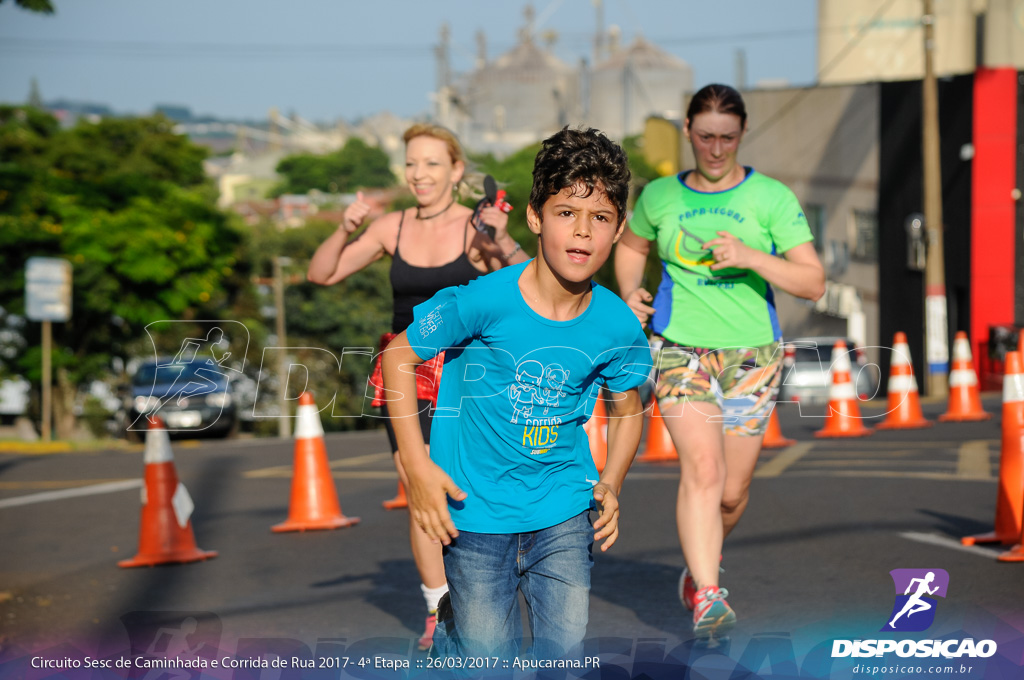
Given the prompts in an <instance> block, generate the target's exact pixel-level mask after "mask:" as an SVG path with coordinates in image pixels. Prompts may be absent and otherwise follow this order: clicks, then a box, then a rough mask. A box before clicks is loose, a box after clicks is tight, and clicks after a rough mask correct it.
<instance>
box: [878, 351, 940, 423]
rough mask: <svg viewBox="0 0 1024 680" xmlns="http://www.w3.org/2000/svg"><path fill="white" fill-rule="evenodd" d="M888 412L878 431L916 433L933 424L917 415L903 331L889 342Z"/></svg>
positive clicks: (918, 402) (918, 401)
mask: <svg viewBox="0 0 1024 680" xmlns="http://www.w3.org/2000/svg"><path fill="white" fill-rule="evenodd" d="M888 391H889V411H888V412H887V414H886V416H885V420H883V421H882V422H881V423H879V424H878V429H879V430H917V429H921V428H923V427H931V426H932V425H933V423H932V422H931V421H930V420H928V419H926V418H925V417H924V414H923V413H922V412H921V398H920V396H918V393H917V379H916V378H914V367H913V366H912V365H911V363H910V346H909V345H907V336H906V335H905V334H904V333H903V331H899V332H897V333H896V336H895V337H894V338H893V339H892V363H891V364H890V366H889V390H888Z"/></svg>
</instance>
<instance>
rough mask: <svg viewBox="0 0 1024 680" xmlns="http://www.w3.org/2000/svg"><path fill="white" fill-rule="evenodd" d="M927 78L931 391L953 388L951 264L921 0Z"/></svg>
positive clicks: (931, 42)
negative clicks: (947, 263)
mask: <svg viewBox="0 0 1024 680" xmlns="http://www.w3.org/2000/svg"><path fill="white" fill-rule="evenodd" d="M922 1H923V3H924V15H923V16H922V17H921V26H922V28H923V29H924V80H923V82H922V88H921V94H922V106H921V112H922V118H923V120H922V125H921V130H922V139H921V142H922V154H923V161H924V217H925V228H926V229H927V234H928V246H927V247H928V249H927V256H926V260H925V271H924V330H925V357H926V361H927V373H926V375H925V390H926V392H927V394H928V396H930V397H931V396H946V395H947V394H949V335H948V333H949V332H948V330H947V316H946V266H945V261H944V260H943V245H942V166H941V160H940V158H939V87H938V83H937V82H936V80H935V14H934V7H933V0H922Z"/></svg>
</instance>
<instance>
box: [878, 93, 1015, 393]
mask: <svg viewBox="0 0 1024 680" xmlns="http://www.w3.org/2000/svg"><path fill="white" fill-rule="evenodd" d="M973 87H974V76H973V75H967V76H957V77H954V78H943V79H941V80H939V131H940V132H939V134H940V138H941V151H940V157H941V163H942V212H943V222H944V232H943V235H944V246H945V258H944V259H945V263H946V297H947V299H948V301H949V335H950V347H951V348H952V338H953V335H954V334H955V333H956V331H957V330H961V329H967V323H968V321H969V320H970V311H971V310H970V274H971V269H970V267H971V261H970V256H971V163H970V161H969V160H967V161H964V160H961V158H960V154H961V149H962V148H963V147H964V146H965V145H967V144H970V143H971V140H972V123H973V116H972V102H973V98H974V97H973ZM879 109H880V111H879V114H880V116H881V121H880V124H879V130H880V139H879V142H880V152H879V173H878V231H879V234H878V238H879V241H878V243H879V255H878V275H879V282H878V283H879V286H878V289H879V315H880V318H879V339H880V344H882V345H883V346H888V345H890V344H891V342H892V337H893V335H894V334H895V333H896V331H903V332H904V333H906V334H907V340H908V342H909V343H910V352H911V355H912V356H913V361H914V373H915V374H916V375H917V376H918V386H919V388H920V389H921V390H922V392H923V391H924V389H925V385H924V382H925V381H924V380H923V376H924V375H925V370H926V367H925V356H924V272H915V271H911V270H909V269H907V235H906V230H905V228H904V222H905V220H906V218H907V216H908V215H910V214H911V213H915V212H921V213H923V212H924V193H923V192H924V183H923V177H922V159H921V81H919V80H918V81H904V82H895V83H882V85H881V104H880V107H879ZM1019 252H1020V251H1019V250H1018V253H1019ZM889 359H890V353H889V352H885V351H882V352H881V353H880V360H881V364H882V375H883V376H888V375H889Z"/></svg>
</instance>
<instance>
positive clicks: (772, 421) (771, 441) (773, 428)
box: [761, 406, 796, 449]
mask: <svg viewBox="0 0 1024 680" xmlns="http://www.w3.org/2000/svg"><path fill="white" fill-rule="evenodd" d="M775 409H776V407H774V406H773V407H772V414H771V416H769V417H768V427H767V428H766V429H765V431H764V439H762V440H761V448H762V449H784V448H786V447H787V446H792V445H793V444H796V440H795V439H786V438H785V437H784V436H782V428H781V427H780V426H779V417H778V416H777V415H776V413H775Z"/></svg>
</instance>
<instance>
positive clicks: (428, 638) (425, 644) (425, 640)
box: [419, 611, 437, 652]
mask: <svg viewBox="0 0 1024 680" xmlns="http://www.w3.org/2000/svg"><path fill="white" fill-rule="evenodd" d="M435 628H437V612H436V611H433V612H431V613H430V616H428V617H427V627H426V628H425V629H424V631H423V635H422V636H420V639H419V648H420V651H421V652H425V651H427V650H428V649H430V645H432V644H434V629H435Z"/></svg>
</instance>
